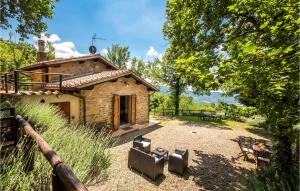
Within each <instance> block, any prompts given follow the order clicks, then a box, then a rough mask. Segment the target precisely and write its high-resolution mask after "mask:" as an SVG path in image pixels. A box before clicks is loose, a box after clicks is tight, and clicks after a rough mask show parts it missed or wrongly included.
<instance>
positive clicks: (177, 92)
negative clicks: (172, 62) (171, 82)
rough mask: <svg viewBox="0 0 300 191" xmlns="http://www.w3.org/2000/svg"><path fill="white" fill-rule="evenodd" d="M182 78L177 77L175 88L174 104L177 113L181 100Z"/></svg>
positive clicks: (176, 113)
mask: <svg viewBox="0 0 300 191" xmlns="http://www.w3.org/2000/svg"><path fill="white" fill-rule="evenodd" d="M180 89H181V87H180V79H177V81H176V84H175V90H174V105H175V115H178V114H179V102H180V94H181V90H180Z"/></svg>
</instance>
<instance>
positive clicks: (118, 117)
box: [113, 95, 120, 130]
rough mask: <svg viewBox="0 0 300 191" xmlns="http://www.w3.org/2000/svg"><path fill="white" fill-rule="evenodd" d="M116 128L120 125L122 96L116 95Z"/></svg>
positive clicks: (114, 115) (114, 113) (114, 116)
mask: <svg viewBox="0 0 300 191" xmlns="http://www.w3.org/2000/svg"><path fill="white" fill-rule="evenodd" d="M113 109H114V112H113V118H114V129H115V130H117V129H119V127H120V96H119V95H114V108H113Z"/></svg>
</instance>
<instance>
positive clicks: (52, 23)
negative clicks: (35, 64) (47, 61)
mask: <svg viewBox="0 0 300 191" xmlns="http://www.w3.org/2000/svg"><path fill="white" fill-rule="evenodd" d="M165 3H166V0H81V1H74V0H60V1H59V2H58V3H56V4H55V15H54V17H53V19H52V20H49V21H48V20H47V23H48V33H49V34H52V36H51V37H50V39H49V40H50V41H53V43H54V45H55V48H57V53H58V56H68V54H70V55H72V54H73V56H76V55H80V54H87V53H88V47H89V45H90V44H91V37H92V35H93V34H94V33H96V34H97V36H98V37H102V38H105V39H106V40H97V41H96V44H95V45H96V47H97V49H98V51H100V50H102V52H105V51H103V49H105V48H107V47H110V46H111V44H112V43H118V44H121V45H127V46H129V49H130V51H131V56H137V57H139V58H143V59H144V60H148V59H151V58H153V57H158V56H159V55H160V54H162V53H163V52H164V50H165V48H166V47H167V41H165V40H164V39H163V34H162V26H163V23H164V21H165ZM5 33H7V32H3V33H2V34H1V36H2V37H4V38H5V37H6V38H7V34H5ZM28 41H29V42H32V43H34V42H35V41H34V40H33V37H31V39H29V40H28ZM150 47H152V48H151V49H150ZM149 50H150V51H149ZM147 52H148V55H147Z"/></svg>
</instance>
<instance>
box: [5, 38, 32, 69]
mask: <svg viewBox="0 0 300 191" xmlns="http://www.w3.org/2000/svg"><path fill="white" fill-rule="evenodd" d="M36 52H37V50H36V48H35V47H34V46H33V45H31V44H28V43H26V42H19V43H14V42H12V41H9V40H3V39H1V38H0V63H1V72H8V71H12V70H14V69H17V68H20V67H23V66H26V65H29V64H31V63H34V62H36Z"/></svg>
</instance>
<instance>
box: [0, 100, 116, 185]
mask: <svg viewBox="0 0 300 191" xmlns="http://www.w3.org/2000/svg"><path fill="white" fill-rule="evenodd" d="M16 110H17V113H18V114H21V115H22V116H26V117H28V119H30V123H31V124H35V125H36V131H38V132H40V134H42V136H43V137H44V139H45V140H46V141H47V142H48V143H49V144H50V145H51V146H52V147H53V148H54V149H55V151H56V152H57V154H58V155H59V156H60V157H61V158H62V159H63V160H64V161H65V163H66V164H67V165H68V166H70V168H71V169H72V170H73V172H74V174H75V175H76V176H77V177H78V178H79V179H80V180H81V181H82V182H83V183H84V184H85V185H86V186H88V185H90V184H93V183H95V182H99V181H104V180H105V179H106V178H107V177H108V172H107V168H108V167H109V166H110V165H111V160H112V158H111V154H110V153H109V150H108V148H109V147H110V146H111V144H112V141H111V139H110V137H109V136H106V135H104V134H103V133H100V134H97V135H96V134H95V132H94V131H93V130H92V128H90V127H88V126H80V125H70V126H68V125H67V124H66V120H65V119H64V118H63V117H62V116H61V115H60V114H59V113H58V109H57V108H56V107H54V106H50V105H47V104H38V103H34V104H29V105H28V104H22V103H19V104H17V105H16ZM35 153H36V155H35V166H34V169H33V170H32V171H30V172H29V173H25V172H24V170H23V168H24V160H23V159H22V156H24V153H22V150H21V151H20V152H18V154H17V155H15V156H10V158H11V162H12V163H11V164H5V165H6V167H7V168H6V169H7V170H6V171H4V172H2V173H1V174H0V190H49V189H50V183H51V173H52V169H51V166H50V164H49V163H48V161H47V160H46V159H45V157H44V156H43V155H42V154H41V152H39V151H36V152H35Z"/></svg>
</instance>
